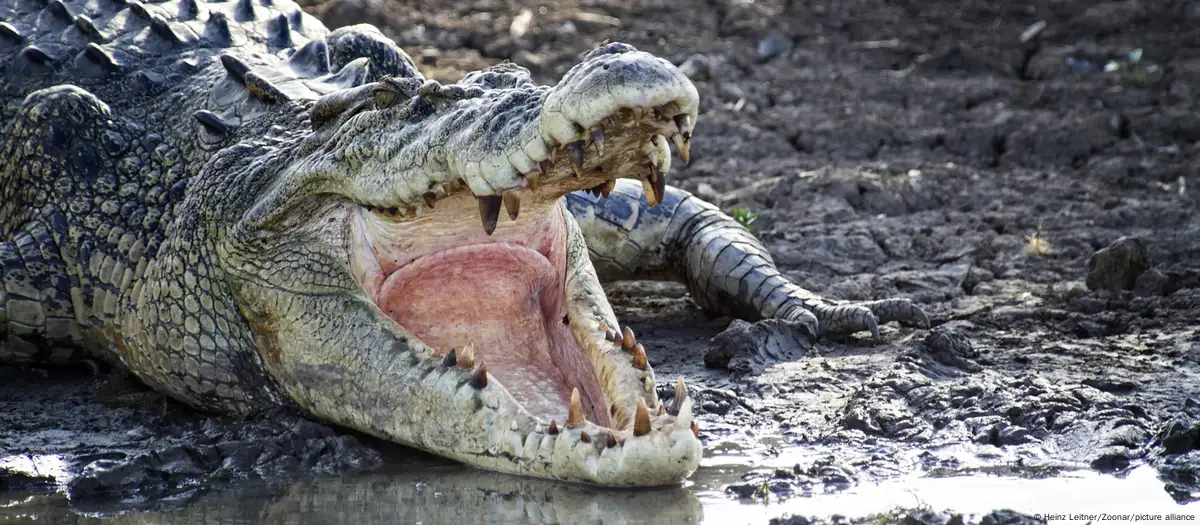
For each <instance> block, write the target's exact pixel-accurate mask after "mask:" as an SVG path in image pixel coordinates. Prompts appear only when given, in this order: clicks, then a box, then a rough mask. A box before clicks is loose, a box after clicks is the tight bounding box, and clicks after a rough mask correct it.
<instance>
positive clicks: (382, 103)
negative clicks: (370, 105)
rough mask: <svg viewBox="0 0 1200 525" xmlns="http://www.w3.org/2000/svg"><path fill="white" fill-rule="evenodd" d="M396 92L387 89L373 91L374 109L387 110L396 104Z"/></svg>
mask: <svg viewBox="0 0 1200 525" xmlns="http://www.w3.org/2000/svg"><path fill="white" fill-rule="evenodd" d="M396 98H397V97H396V92H395V91H391V90H387V89H377V90H375V107H377V108H379V109H387V108H390V107H392V104H395V103H396Z"/></svg>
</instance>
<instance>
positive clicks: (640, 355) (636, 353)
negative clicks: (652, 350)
mask: <svg viewBox="0 0 1200 525" xmlns="http://www.w3.org/2000/svg"><path fill="white" fill-rule="evenodd" d="M646 366H647V363H646V348H645V347H643V346H642V344H641V343H638V344H637V345H636V346H634V347H633V367H634V368H636V369H638V370H645V369H646Z"/></svg>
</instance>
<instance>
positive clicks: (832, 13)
mask: <svg viewBox="0 0 1200 525" xmlns="http://www.w3.org/2000/svg"><path fill="white" fill-rule="evenodd" d="M443 4H445V3H443V2H429V3H423V2H405V1H400V0H329V1H327V2H324V3H314V4H310V5H307V6H306V8H308V9H309V10H310V11H311V12H313V13H314V14H316V15H318V16H319V17H321V18H322V19H323V20H325V22H326V23H327V24H328V25H330V26H339V25H345V24H351V23H361V22H368V23H374V24H377V25H379V26H381V27H382V28H383V29H384V32H385V33H387V34H388V35H389V36H391V37H393V38H394V39H396V40H397V42H399V43H400V44H401V45H402V46H403V47H405V48H406V49H407V50H408V51H409V53H410V54H411V55H413V57H414V58H416V59H417V60H418V62H419V63H420V64H421V67H422V69H423V70H424V71H425V72H426V74H427V75H428V76H432V77H434V78H438V79H441V80H445V81H453V80H455V79H457V78H458V77H459V76H460V75H461V74H462V72H463V71H465V70H469V69H474V68H477V67H481V66H485V65H488V64H494V63H497V62H500V61H503V60H512V61H515V62H518V63H520V64H522V65H525V66H526V67H529V68H530V69H531V70H532V71H533V72H534V74H535V76H536V78H538V79H539V80H540V81H543V82H547V83H550V82H553V81H554V80H555V79H557V78H558V77H559V76H561V74H562V73H564V72H565V71H566V70H567V68H569V67H570V65H572V64H573V63H575V62H576V61H577V60H578V57H579V54H580V53H582V52H583V51H585V50H587V49H589V48H590V47H592V46H593V45H595V44H597V43H599V42H601V41H603V40H605V39H612V40H619V41H624V42H628V43H631V44H633V45H635V46H637V47H639V48H640V49H643V50H647V51H651V52H654V53H656V54H660V55H662V56H664V57H666V58H668V59H670V60H671V61H673V62H674V63H676V64H679V65H681V66H682V67H683V68H684V69H685V71H686V72H687V73H688V74H689V75H690V77H691V78H692V80H693V81H694V82H695V83H696V85H697V87H698V88H699V90H700V94H701V99H702V104H703V105H702V113H701V116H700V119H699V124H698V126H697V128H696V133H695V137H696V138H695V140H694V141H693V146H692V163H691V165H689V166H686V167H685V166H682V165H681V163H678V162H677V163H675V167H674V169H673V182H674V183H676V184H678V185H680V186H682V187H684V188H685V189H688V190H690V191H693V192H695V193H697V194H699V195H701V196H703V197H706V198H708V199H710V200H712V201H714V202H716V203H718V204H720V205H721V206H722V207H723V208H725V209H727V210H734V209H744V210H749V211H752V212H757V213H759V214H760V215H759V216H758V219H757V221H756V222H755V223H754V226H755V227H756V228H757V229H758V230H759V231H760V236H761V238H762V239H763V240H764V241H765V243H766V244H767V246H768V247H769V248H770V249H771V250H772V252H773V253H774V254H775V257H776V260H777V262H778V263H779V264H780V266H781V269H782V270H783V271H784V272H785V273H786V274H787V275H789V276H790V277H792V278H793V279H795V280H796V281H798V282H800V283H802V284H803V285H804V286H806V287H808V288H809V289H811V290H813V291H815V292H817V293H820V294H822V295H825V296H827V297H831V298H838V299H846V300H870V299H878V298H885V297H893V296H902V297H909V298H912V299H914V300H915V301H917V302H918V303H919V304H921V305H922V306H923V307H924V308H925V309H926V311H927V312H928V313H929V314H930V316H931V319H932V321H933V325H934V327H933V329H931V330H921V329H909V328H900V327H897V326H891V325H889V326H885V327H883V328H884V329H883V339H884V341H883V342H877V341H872V340H870V339H868V338H867V337H865V334H858V335H857V336H854V337H849V338H842V339H837V340H825V341H821V342H819V343H818V344H816V345H815V346H811V345H803V344H796V340H795V339H794V338H793V337H792V334H790V333H788V332H787V331H786V330H778V329H774V328H772V327H770V326H766V325H760V326H757V327H747V326H739V327H738V328H739V330H740V331H739V332H738V333H736V334H733V335H734V336H735V337H725V338H721V339H719V341H723V342H724V343H726V344H725V345H724V346H722V347H721V350H723V351H724V352H725V353H724V354H719V353H718V352H713V351H711V350H713V347H710V340H712V339H713V338H714V337H715V336H717V335H718V334H720V333H721V332H722V330H724V329H725V328H726V326H728V325H729V320H728V319H709V318H707V317H705V316H704V315H702V314H701V313H700V312H698V311H697V310H696V309H695V307H694V305H693V304H692V303H691V302H690V300H689V299H688V298H687V296H686V293H685V291H684V289H683V288H682V287H681V286H678V285H673V284H648V283H621V284H616V285H612V286H610V287H609V292H610V294H611V298H612V300H613V302H614V306H615V307H616V309H617V314H618V316H619V317H620V318H621V319H622V320H623V321H624V322H626V323H628V324H629V325H631V326H632V327H633V328H634V329H635V330H636V331H637V332H638V334H639V340H640V341H642V342H643V343H645V345H646V347H647V349H648V351H649V354H650V360H651V363H652V364H653V366H654V367H655V369H656V371H657V373H658V377H659V379H660V381H661V382H662V384H661V385H660V387H662V388H660V391H661V392H662V393H664V394H667V395H669V394H670V392H669V391H668V389H666V388H665V387H666V382H667V381H668V380H669V379H670V378H673V377H675V376H677V375H684V376H685V377H687V378H688V381H689V385H691V393H692V395H694V396H696V397H698V398H699V399H700V400H701V403H700V404H699V407H700V411H701V414H700V416H699V421H700V424H701V428H702V431H701V432H702V434H701V437H702V438H703V439H704V440H705V441H706V444H707V447H708V449H709V450H714V451H717V452H721V453H728V454H744V455H746V456H747V457H770V456H773V455H780V454H782V455H784V456H786V457H792V456H791V455H795V456H797V457H799V458H800V459H798V460H797V462H796V464H795V467H794V468H792V469H791V470H790V471H787V470H785V471H776V470H763V471H762V472H757V473H752V474H750V475H748V476H747V478H746V479H745V480H740V481H739V480H731V482H730V484H729V487H728V490H729V493H730V496H729V497H731V498H737V497H748V498H755V497H760V496H761V495H762V493H763V491H764V490H769V491H771V493H772V494H776V495H780V496H784V497H789V496H792V497H794V496H798V495H803V494H805V493H808V492H810V491H812V490H813V488H814V487H819V486H828V485H838V484H842V485H846V484H853V483H857V482H864V481H870V480H873V479H879V478H881V477H887V476H894V475H899V474H905V473H913V472H925V473H930V474H934V475H950V474H956V473H968V472H1006V473H1014V474H1020V475H1026V476H1046V475H1053V474H1054V473H1055V472H1059V471H1061V470H1064V469H1074V468H1092V469H1098V470H1101V471H1104V472H1112V473H1114V475H1119V474H1120V473H1121V472H1123V471H1125V470H1126V469H1128V468H1130V466H1131V465H1137V464H1139V463H1142V462H1149V463H1150V464H1152V465H1154V466H1155V467H1156V468H1158V469H1159V471H1160V474H1161V480H1162V483H1163V487H1164V490H1166V491H1168V492H1169V493H1170V494H1171V495H1172V497H1174V498H1175V499H1176V500H1177V501H1179V502H1186V501H1191V500H1194V499H1196V498H1198V497H1200V492H1198V491H1200V423H1198V422H1200V330H1198V328H1197V326H1198V325H1197V319H1198V318H1200V215H1198V214H1197V204H1198V199H1197V196H1198V195H1200V191H1198V190H1200V103H1198V102H1197V99H1198V95H1200V1H1197V0H1187V1H1180V0H1174V1H1161V2H1150V1H1146V2H1138V1H1126V2H1109V3H1098V2H1092V1H1085V0H1054V1H1010V2H981V1H978V2H934V1H916V0H910V1H890V2H885V1H880V0H850V1H844V0H840V1H814V2H781V1H769V0H768V1H761V0H760V1H735V0H729V1H714V0H709V1H699V0H696V1H689V0H673V1H658V2H656V1H648V0H647V1H594V2H572V1H561V0H550V1H547V2H544V3H540V4H527V3H521V2H505V1H499V0H476V1H470V2H458V3H455V5H453V6H445V5H443ZM524 9H529V14H530V15H531V16H520V13H521V12H522V11H523V10H524ZM514 18H518V19H519V18H528V23H527V24H521V23H518V24H516V25H514V23H513V21H514ZM1135 49H1140V50H1141V52H1140V56H1138V55H1136V54H1134V55H1132V56H1131V52H1132V51H1133V50H1135ZM1110 62H1111V63H1112V64H1115V65H1118V66H1119V68H1118V70H1116V71H1105V67H1106V65H1107V64H1109V63H1110ZM1122 238H1127V239H1125V240H1123V241H1121V242H1119V243H1118V244H1117V245H1116V247H1114V248H1113V249H1111V250H1107V251H1104V252H1103V253H1101V254H1100V255H1098V256H1097V258H1096V259H1095V260H1091V261H1090V259H1091V258H1092V256H1093V254H1095V253H1097V252H1098V251H1101V250H1102V249H1104V248H1106V247H1108V246H1110V244H1113V243H1114V242H1116V241H1118V240H1119V239H1122ZM1091 270H1094V272H1093V273H1092V275H1091V276H1090V277H1088V272H1089V271H1091ZM749 343H753V344H749ZM706 354H707V355H706ZM706 363H707V365H706ZM0 385H2V386H0V389H2V390H0V399H3V400H4V404H3V405H0V429H5V430H4V431H0V456H5V455H11V454H62V455H63V457H65V458H67V459H66V465H67V468H68V470H70V471H72V472H75V473H78V474H79V475H78V476H77V477H75V478H74V481H71V482H70V483H69V484H67V485H66V487H65V489H62V490H66V491H67V492H69V493H70V494H71V496H72V505H74V506H75V508H76V510H81V511H83V512H90V510H87V509H92V510H98V511H112V510H113V509H122V508H130V507H136V508H144V507H152V508H161V507H164V506H165V507H171V506H172V505H177V504H182V503H184V502H186V501H188V500H189V499H190V498H194V497H198V496H199V495H201V494H203V493H205V492H206V490H207V489H208V488H210V487H219V486H222V484H225V483H227V480H241V479H268V480H269V479H271V478H273V477H275V476H279V475H283V474H286V475H288V476H296V475H299V476H301V477H303V476H308V475H311V473H312V472H317V473H333V472H339V473H344V472H349V471H354V470H365V471H372V470H374V469H378V468H382V467H380V466H381V465H387V466H389V467H394V466H395V465H397V464H400V465H405V464H408V463H407V462H410V461H415V462H417V463H418V464H422V465H424V464H426V462H428V463H429V464H439V462H438V461H437V460H432V459H429V458H422V457H420V456H417V455H414V454H412V453H411V452H407V451H404V450H399V449H396V448H395V447H390V446H388V445H386V444H382V443H379V442H376V441H373V440H370V439H366V438H363V437H361V436H355V435H352V434H349V433H346V432H344V431H340V430H336V431H335V430H333V429H329V428H327V427H324V426H322V425H317V424H314V423H311V422H307V421H305V420H303V419H302V418H297V417H293V416H287V415H281V414H265V415H260V416H256V417H255V418H251V421H249V422H239V421H234V420H230V419H227V418H213V417H208V416H204V415H200V414H196V413H193V412H190V411H188V410H186V409H184V408H181V407H180V406H178V405H176V404H174V403H171V402H169V401H166V400H163V399H161V398H158V397H157V396H154V395H152V394H147V393H145V392H139V391H138V390H137V389H136V387H131V386H129V385H127V384H124V383H123V382H122V381H120V380H119V379H115V378H113V377H111V375H109V374H105V373H103V372H102V373H101V374H100V375H99V376H95V375H93V371H92V370H89V369H87V368H86V367H81V368H80V369H77V370H73V371H70V372H68V373H64V372H62V371H54V372H52V373H48V372H45V371H37V370H28V369H15V368H8V369H3V368H0ZM714 453H716V452H714ZM789 454H790V455H789ZM414 457H415V458H416V459H414ZM297 473H299V474H297ZM764 487H765V489H764ZM0 489H6V490H7V491H8V494H10V495H12V496H0V498H8V499H10V500H12V501H15V498H18V497H25V496H26V495H29V494H34V495H37V494H47V493H51V492H54V491H55V490H59V488H57V486H56V485H55V484H54V482H52V481H51V480H49V479H48V477H45V476H43V477H38V476H32V477H31V476H23V475H17V474H13V473H11V472H10V473H9V474H7V475H5V474H3V471H0ZM89 502H91V503H89ZM934 521H936V520H934ZM993 521H995V520H993Z"/></svg>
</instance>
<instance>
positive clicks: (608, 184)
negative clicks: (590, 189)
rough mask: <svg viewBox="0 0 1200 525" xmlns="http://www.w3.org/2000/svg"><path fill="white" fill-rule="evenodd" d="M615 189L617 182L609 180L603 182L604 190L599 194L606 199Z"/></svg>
mask: <svg viewBox="0 0 1200 525" xmlns="http://www.w3.org/2000/svg"><path fill="white" fill-rule="evenodd" d="M615 189H617V180H616V179H609V180H606V181H604V189H602V190H600V194H601V195H604V196H605V197H608V196H609V194H611V193H612V192H613V190H615Z"/></svg>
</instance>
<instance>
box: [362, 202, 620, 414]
mask: <svg viewBox="0 0 1200 525" xmlns="http://www.w3.org/2000/svg"><path fill="white" fill-rule="evenodd" d="M547 215H548V216H547V217H546V218H545V219H542V220H538V221H536V222H534V223H532V224H530V225H529V227H528V228H522V229H521V231H520V232H517V233H515V234H509V235H507V236H504V237H502V238H498V239H496V240H494V241H492V242H486V241H485V242H482V243H475V244H466V245H461V246H456V247H450V248H446V249H441V250H438V251H435V252H433V253H429V254H425V255H423V256H421V257H419V258H417V259H415V260H412V261H411V262H409V263H408V264H406V265H404V266H402V267H400V268H399V269H396V270H395V271H392V273H391V274H390V275H387V274H386V272H387V270H388V268H387V265H383V268H384V275H386V277H385V278H384V279H383V282H382V285H381V286H380V288H379V292H378V294H377V304H378V306H379V308H380V309H382V310H383V311H384V312H385V313H387V314H388V315H389V316H391V317H392V319H394V320H395V321H396V322H397V323H399V324H400V326H402V327H404V328H405V329H407V330H408V331H409V332H411V333H413V334H414V335H415V336H417V337H418V338H419V339H420V340H421V341H422V342H424V343H425V344H426V345H428V346H430V347H432V348H434V349H436V350H437V351H438V352H439V353H441V354H442V355H445V354H446V353H448V352H449V351H450V349H462V348H463V347H465V346H466V345H467V344H468V343H473V344H474V346H475V362H476V364H478V363H479V362H481V361H482V362H485V363H486V364H487V370H488V373H490V374H491V375H492V376H494V377H495V378H496V379H498V380H499V381H500V383H501V384H502V385H503V386H504V388H505V389H507V390H508V392H509V393H510V394H512V396H513V397H514V398H516V400H517V401H518V402H519V403H521V404H522V405H523V406H524V407H525V408H526V409H527V410H529V411H530V413H532V414H533V415H535V416H539V417H542V418H544V419H550V418H554V419H557V420H558V421H559V423H560V424H561V423H563V422H564V421H565V420H566V416H567V406H568V403H569V400H570V396H571V390H572V389H573V388H578V389H579V393H580V397H581V399H582V401H583V406H584V412H585V414H586V415H587V418H588V420H589V421H592V422H593V423H596V424H600V425H604V426H610V423H609V421H610V418H609V413H608V405H607V402H606V400H605V397H604V392H603V390H602V389H601V388H600V383H599V380H598V379H597V377H596V373H595V370H594V369H593V367H592V365H591V363H590V362H589V360H588V358H587V356H586V354H585V350H584V349H583V348H582V347H581V346H580V344H579V342H577V341H576V340H575V335H574V334H573V333H572V332H571V328H570V326H569V325H568V324H567V323H565V322H564V321H566V320H567V319H566V316H567V310H566V304H565V289H564V286H565V283H564V276H565V272H566V263H567V257H566V250H565V243H564V237H565V228H564V224H563V218H562V217H561V215H560V214H558V213H549V214H547ZM376 248H377V249H378V248H379V247H378V246H377V247H376ZM381 255H382V254H381ZM379 258H380V259H381V261H380V262H381V263H382V262H383V260H384V259H386V258H385V257H379Z"/></svg>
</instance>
